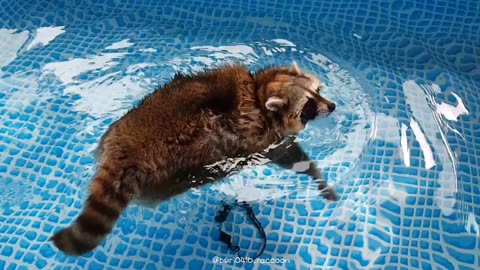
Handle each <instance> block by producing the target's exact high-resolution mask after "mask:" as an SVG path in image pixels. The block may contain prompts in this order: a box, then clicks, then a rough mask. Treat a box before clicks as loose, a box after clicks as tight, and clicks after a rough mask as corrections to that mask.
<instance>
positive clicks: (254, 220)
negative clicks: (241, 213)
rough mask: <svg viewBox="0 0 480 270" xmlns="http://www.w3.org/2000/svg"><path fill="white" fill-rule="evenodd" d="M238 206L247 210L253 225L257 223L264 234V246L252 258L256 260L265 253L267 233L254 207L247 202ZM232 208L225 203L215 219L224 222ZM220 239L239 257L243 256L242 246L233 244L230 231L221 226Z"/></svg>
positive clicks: (257, 226) (258, 228) (256, 225)
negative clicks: (227, 231) (254, 211)
mask: <svg viewBox="0 0 480 270" xmlns="http://www.w3.org/2000/svg"><path fill="white" fill-rule="evenodd" d="M237 205H238V204H237ZM238 206H240V207H242V208H243V209H245V210H246V211H247V216H248V218H249V219H250V221H251V222H252V223H253V225H255V227H256V228H257V230H258V232H259V233H260V234H261V235H262V238H263V243H262V247H261V248H260V251H259V252H258V254H257V256H255V257H253V258H251V260H255V259H256V258H258V257H260V256H261V255H262V254H263V251H264V250H265V246H266V245H267V235H266V234H265V231H264V230H263V227H262V224H261V223H260V222H259V221H258V219H257V217H256V216H255V214H254V213H253V209H252V207H251V206H250V205H248V204H247V203H243V204H241V205H238ZM231 210H232V207H231V206H230V205H227V204H225V205H223V210H222V211H219V212H218V215H217V216H216V217H215V221H216V222H218V223H220V224H222V223H223V222H224V221H225V220H227V217H228V214H230V211H231ZM219 240H220V241H222V242H223V243H225V244H226V245H227V246H228V248H229V249H230V250H232V251H234V252H236V253H237V256H238V257H242V256H240V247H239V246H234V245H232V237H231V236H230V235H229V234H228V233H226V232H224V231H222V229H221V228H220V237H219ZM249 259H250V258H249Z"/></svg>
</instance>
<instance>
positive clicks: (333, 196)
mask: <svg viewBox="0 0 480 270" xmlns="http://www.w3.org/2000/svg"><path fill="white" fill-rule="evenodd" d="M318 191H320V194H321V195H322V196H323V198H325V199H327V200H329V201H336V200H337V199H338V196H337V192H335V190H334V189H333V188H331V187H329V186H327V185H326V184H325V183H319V184H318Z"/></svg>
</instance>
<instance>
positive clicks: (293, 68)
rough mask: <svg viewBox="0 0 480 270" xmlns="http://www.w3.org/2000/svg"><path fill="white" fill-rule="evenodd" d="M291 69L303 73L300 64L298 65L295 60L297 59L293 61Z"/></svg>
mask: <svg viewBox="0 0 480 270" xmlns="http://www.w3.org/2000/svg"><path fill="white" fill-rule="evenodd" d="M290 69H291V70H292V71H293V72H296V73H301V71H300V68H299V67H298V65H297V62H295V61H293V62H292V66H291V67H290Z"/></svg>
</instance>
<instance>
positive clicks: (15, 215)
mask: <svg viewBox="0 0 480 270" xmlns="http://www.w3.org/2000/svg"><path fill="white" fill-rule="evenodd" d="M427 2H429V3H427ZM430 2H431V3H430ZM433 2H435V3H433ZM479 14H480V2H479V1H477V0H450V1H447V0H438V1H377V0H369V1H366V0H359V1H347V0H322V1H295V0H288V1H250V0H245V1H227V0H220V1H215V3H213V2H212V1H202V0H196V1H173V0H172V1H154V0H108V1H107V0H106V1H93V0H72V1H55V0H51V1H14V0H3V1H1V4H0V15H1V16H0V203H1V207H0V269H243V268H247V269H418V268H421V269H479V268H480V239H479V236H480V228H479V225H478V223H479V221H480V191H479V189H480V185H479V179H478V177H479V173H480V170H479V168H480V167H479V166H480V159H479V156H480V121H479V120H480V119H479V115H478V111H479V108H478V104H479V102H480V96H479V91H480V90H479V89H480V15H479ZM292 60H295V61H297V62H298V63H299V65H300V66H301V67H303V68H304V69H306V70H308V71H310V72H313V73H315V74H317V75H318V76H319V77H320V78H322V79H323V80H324V82H325V85H326V90H325V95H326V96H327V97H329V98H330V99H332V100H334V101H335V102H336V103H337V104H338V106H337V108H338V109H337V111H336V112H335V113H334V114H332V115H331V116H330V117H329V118H327V119H322V120H319V121H315V122H314V123H312V124H311V125H309V126H308V128H307V129H306V130H305V132H303V133H302V134H301V136H300V140H301V144H302V145H303V146H304V147H305V149H306V150H307V152H308V153H309V155H310V156H311V157H312V159H315V160H317V161H318V165H319V167H320V168H321V169H322V170H323V172H324V174H325V177H326V178H327V179H328V181H329V182H330V183H331V184H332V185H334V187H335V188H336V189H337V190H338V192H339V195H340V200H339V201H338V202H333V203H326V202H325V201H323V200H322V199H321V198H320V197H318V196H316V194H315V192H314V187H312V186H311V185H310V184H309V181H308V179H307V178H305V177H299V176H298V175H295V174H293V173H291V172H288V171H282V170H280V169H278V168H277V167H275V166H273V165H269V164H264V165H261V166H258V167H255V168H249V169H246V170H244V171H242V172H241V173H239V174H238V175H235V176H232V177H230V178H228V179H225V180H224V181H222V182H219V183H217V184H214V185H210V186H205V187H202V188H199V189H196V190H192V191H189V192H188V193H186V194H184V195H181V196H179V197H176V198H174V199H172V200H170V201H167V202H163V203H161V204H159V205H155V206H149V207H144V206H138V205H132V206H131V207H130V208H129V209H128V210H127V211H126V212H125V213H124V214H123V215H122V218H121V219H120V220H119V222H118V224H117V226H116V227H115V229H114V231H113V233H112V234H111V235H110V236H109V237H108V238H107V240H106V241H105V242H104V243H103V244H102V246H101V247H99V248H98V249H96V250H95V251H94V252H92V253H89V254H87V255H86V256H83V257H79V258H73V257H66V256H64V255H63V254H61V253H58V252H57V251H56V249H55V248H54V247H53V246H52V245H51V243H50V242H48V241H47V239H48V238H49V237H50V236H51V235H52V233H53V232H54V231H56V230H59V229H60V228H62V227H64V226H66V225H67V224H69V223H70V222H71V221H72V220H73V219H74V218H75V217H76V215H77V214H78V212H79V211H80V209H81V204H82V201H83V199H84V198H85V197H86V186H87V184H88V183H89V181H90V177H91V176H92V174H93V172H94V170H95V165H94V162H93V155H92V150H93V149H94V148H95V146H96V143H97V141H98V139H99V137H100V136H101V134H102V133H103V132H104V131H105V129H106V128H107V127H108V125H109V124H110V123H111V122H112V121H114V120H115V119H117V118H118V117H120V116H121V115H122V114H123V113H125V112H126V111H127V110H128V109H129V108H131V107H132V106H134V104H135V103H136V102H138V101H139V100H140V98H141V97H142V96H143V95H145V94H146V93H149V92H150V91H152V90H153V89H154V88H155V87H156V86H157V85H159V84H162V83H164V82H166V81H168V80H169V79H170V78H171V77H172V75H173V74H174V72H175V71H178V70H181V71H188V72H190V71H197V70H201V69H203V68H204V67H208V66H211V65H214V64H218V63H221V62H225V61H240V62H243V63H245V64H247V65H248V66H249V67H251V69H253V70H254V69H257V68H259V67H261V66H264V65H266V64H272V63H276V64H289V63H290V62H291V61H292ZM233 198H237V199H239V200H247V201H250V202H251V204H252V206H253V208H254V211H255V213H257V217H258V218H259V220H260V222H261V223H262V224H263V225H264V228H265V231H266V233H267V235H268V242H267V247H266V251H265V253H264V254H263V255H262V258H263V259H273V263H271V262H270V263H269V262H267V261H263V262H258V263H255V264H248V263H236V262H235V261H234V260H233V258H234V254H232V252H229V251H228V250H227V248H226V247H225V245H224V244H223V243H221V242H219V241H218V240H217V239H216V237H217V236H216V233H218V227H217V226H216V225H215V224H214V222H213V218H214V216H215V215H216V211H218V210H220V207H221V202H222V201H224V200H231V199H233ZM224 226H225V230H226V231H227V232H230V233H231V234H232V235H233V236H234V238H233V241H234V243H239V244H240V246H241V248H242V252H247V254H248V255H250V256H253V255H254V254H255V253H256V252H257V249H258V248H259V247H260V245H261V238H260V237H259V235H258V234H257V232H256V230H255V228H254V226H253V225H252V224H251V223H250V222H249V221H248V220H247V219H246V216H245V214H244V212H243V211H242V210H241V209H234V210H233V212H232V214H231V215H230V217H229V219H228V220H227V222H226V223H225V225H224ZM215 256H218V257H215ZM214 258H221V259H222V260H223V262H218V261H217V262H216V263H214V261H215V260H214ZM228 259H232V260H230V261H229V260H228ZM225 261H227V262H225Z"/></svg>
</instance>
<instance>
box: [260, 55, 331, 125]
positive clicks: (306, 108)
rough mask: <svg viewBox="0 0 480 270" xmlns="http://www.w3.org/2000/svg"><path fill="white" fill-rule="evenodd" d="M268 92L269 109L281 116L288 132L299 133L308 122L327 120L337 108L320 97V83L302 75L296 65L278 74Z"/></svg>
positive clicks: (270, 84)
mask: <svg viewBox="0 0 480 270" xmlns="http://www.w3.org/2000/svg"><path fill="white" fill-rule="evenodd" d="M267 88H268V92H269V93H270V97H268V98H267V100H266V102H265V107H266V108H267V109H268V110H270V111H272V112H275V113H276V114H277V115H279V116H280V118H281V122H282V126H283V128H284V129H285V130H286V131H293V132H299V131H301V130H302V129H304V128H305V125H306V124H307V122H308V121H310V120H313V119H315V118H317V117H319V116H327V115H328V114H330V113H331V112H333V111H334V110H335V107H336V106H335V104H334V103H332V102H331V101H329V100H327V99H325V98H324V97H322V96H321V95H320V90H321V88H322V86H321V83H320V81H319V80H318V79H317V78H316V77H315V76H313V75H311V74H308V73H304V72H302V71H301V70H300V69H299V67H298V65H297V64H296V63H293V64H292V66H291V67H290V68H288V69H283V70H282V69H280V70H277V74H276V75H275V76H274V77H273V79H272V80H271V81H270V82H269V83H268V85H267Z"/></svg>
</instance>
